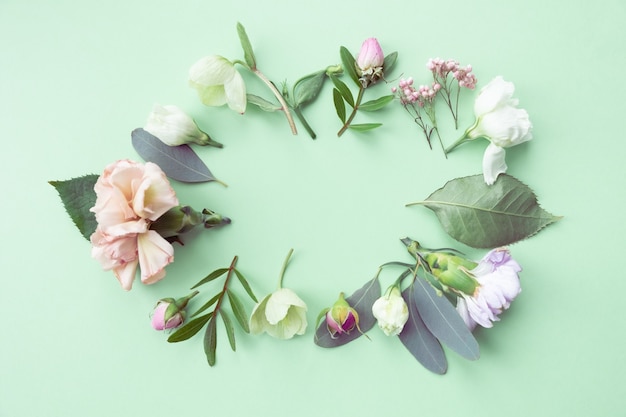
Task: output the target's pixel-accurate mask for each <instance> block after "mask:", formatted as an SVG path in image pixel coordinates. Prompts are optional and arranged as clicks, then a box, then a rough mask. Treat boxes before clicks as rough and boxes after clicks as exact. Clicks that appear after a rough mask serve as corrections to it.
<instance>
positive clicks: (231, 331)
mask: <svg viewBox="0 0 626 417" xmlns="http://www.w3.org/2000/svg"><path fill="white" fill-rule="evenodd" d="M220 316H222V321H224V327H225V328H226V334H227V335H228V342H229V343H230V348H231V349H232V350H233V352H234V351H235V350H236V347H237V346H236V345H235V328H234V327H233V322H232V321H230V317H228V314H226V311H224V310H221V311H220Z"/></svg>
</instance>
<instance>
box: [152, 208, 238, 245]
mask: <svg viewBox="0 0 626 417" xmlns="http://www.w3.org/2000/svg"><path fill="white" fill-rule="evenodd" d="M228 223H230V219H229V218H228V217H223V216H222V215H220V214H218V213H215V212H213V211H211V210H207V209H204V210H202V212H201V213H199V212H197V211H195V210H194V209H192V208H191V207H189V206H177V207H174V208H172V209H170V210H168V211H167V212H166V213H165V214H163V215H162V216H161V217H159V218H158V219H157V220H156V221H155V222H153V223H152V224H151V225H150V229H152V230H155V231H156V232H158V233H159V234H160V235H161V236H163V237H165V238H167V237H175V236H178V235H180V234H183V233H186V232H188V231H190V230H191V229H193V228H194V227H196V226H198V225H200V224H203V225H204V227H205V228H207V229H208V228H212V227H216V226H220V225H222V224H228Z"/></svg>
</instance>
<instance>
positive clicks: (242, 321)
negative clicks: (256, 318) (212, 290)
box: [226, 289, 250, 333]
mask: <svg viewBox="0 0 626 417" xmlns="http://www.w3.org/2000/svg"><path fill="white" fill-rule="evenodd" d="M226 293H227V294H228V301H229V302H230V306H231V307H232V309H233V314H234V315H235V318H236V319H237V322H239V325H240V326H241V328H242V329H243V331H244V332H246V333H250V327H249V325H248V315H247V314H246V310H245V308H244V307H243V304H242V303H241V300H239V297H238V296H237V294H235V293H234V292H233V291H232V290H230V289H229V290H227V291H226Z"/></svg>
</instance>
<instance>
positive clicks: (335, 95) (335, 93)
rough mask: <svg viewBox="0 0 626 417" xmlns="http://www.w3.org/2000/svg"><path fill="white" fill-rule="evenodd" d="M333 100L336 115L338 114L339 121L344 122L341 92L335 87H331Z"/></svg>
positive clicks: (344, 113)
mask: <svg viewBox="0 0 626 417" xmlns="http://www.w3.org/2000/svg"><path fill="white" fill-rule="evenodd" d="M333 101H334V103H335V109H336V110H337V116H339V120H341V123H345V122H346V105H345V103H344V102H343V97H341V93H340V92H339V90H337V89H336V88H333Z"/></svg>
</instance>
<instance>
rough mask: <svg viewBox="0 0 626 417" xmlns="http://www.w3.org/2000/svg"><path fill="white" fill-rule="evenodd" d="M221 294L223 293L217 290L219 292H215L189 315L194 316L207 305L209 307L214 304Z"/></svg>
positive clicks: (205, 308)
mask: <svg viewBox="0 0 626 417" xmlns="http://www.w3.org/2000/svg"><path fill="white" fill-rule="evenodd" d="M222 295H223V293H222V292H219V293H217V294H215V295H214V296H213V298H211V299H210V300H209V301H207V302H206V303H204V304H203V305H202V307H200V308H199V309H198V310H197V311H195V312H194V313H193V314H192V315H191V317H195V316H197V315H198V314H200V313H202V312H203V311H205V310H207V309H208V308H209V307H211V306H212V305H213V304H215V303H216V302H217V300H219V299H220V297H221V296H222Z"/></svg>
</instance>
